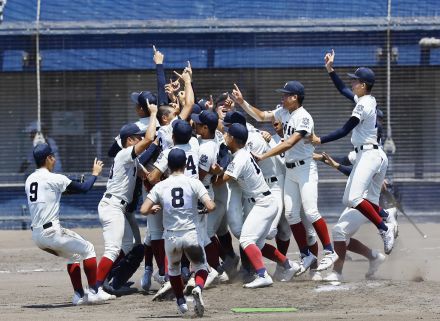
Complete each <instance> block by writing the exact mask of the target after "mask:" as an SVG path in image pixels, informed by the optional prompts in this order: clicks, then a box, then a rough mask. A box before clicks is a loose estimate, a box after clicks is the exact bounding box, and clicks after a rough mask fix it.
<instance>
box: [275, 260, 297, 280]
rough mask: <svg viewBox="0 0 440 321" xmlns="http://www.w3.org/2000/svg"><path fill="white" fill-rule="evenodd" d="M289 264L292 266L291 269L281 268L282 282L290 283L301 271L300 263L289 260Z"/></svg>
mask: <svg viewBox="0 0 440 321" xmlns="http://www.w3.org/2000/svg"><path fill="white" fill-rule="evenodd" d="M289 264H290V268H289V269H286V268H284V267H281V268H282V270H281V274H280V275H279V276H280V278H279V280H280V281H281V282H288V281H290V280H291V279H292V278H293V276H294V275H295V273H297V272H298V271H299V270H300V266H299V264H298V263H296V262H294V261H290V260H289ZM277 266H278V265H277Z"/></svg>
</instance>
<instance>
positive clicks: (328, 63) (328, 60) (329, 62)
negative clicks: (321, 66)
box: [324, 49, 355, 102]
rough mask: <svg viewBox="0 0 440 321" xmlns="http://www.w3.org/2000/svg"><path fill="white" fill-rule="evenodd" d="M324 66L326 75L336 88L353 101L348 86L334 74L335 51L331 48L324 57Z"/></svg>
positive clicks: (352, 95)
mask: <svg viewBox="0 0 440 321" xmlns="http://www.w3.org/2000/svg"><path fill="white" fill-rule="evenodd" d="M324 61H325V68H326V69H327V72H328V75H329V76H330V79H331V80H332V81H333V84H334V85H335V87H336V89H338V91H339V92H340V93H341V95H343V96H344V97H346V98H348V99H350V100H351V101H352V102H354V96H355V95H354V93H353V92H352V91H351V89H350V88H348V87H347V86H346V85H345V84H344V82H343V81H342V79H341V78H339V76H338V75H337V74H336V71H335V70H334V69H333V63H334V61H335V51H334V50H333V49H332V52H331V53H327V54H326V55H325V57H324Z"/></svg>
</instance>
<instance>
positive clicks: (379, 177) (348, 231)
mask: <svg viewBox="0 0 440 321" xmlns="http://www.w3.org/2000/svg"><path fill="white" fill-rule="evenodd" d="M378 151H379V154H380V158H381V164H380V166H379V170H378V172H376V173H374V175H373V177H372V179H371V184H370V186H369V189H368V191H365V192H364V194H363V195H362V196H363V198H366V199H368V200H369V201H370V202H372V203H374V204H379V197H380V192H381V189H382V183H383V181H384V179H385V175H386V171H387V167H388V158H387V155H386V154H385V152H384V151H383V150H382V148H379V149H378ZM357 156H358V155H356V152H354V151H353V152H351V153H350V154H349V155H348V159H349V160H350V162H351V163H352V164H355V163H356V159H357ZM353 169H354V168H353ZM365 222H368V219H367V218H366V217H365V216H364V215H363V214H362V213H361V212H359V211H358V210H356V209H354V208H350V207H347V208H346V209H345V210H344V211H343V212H342V214H341V216H340V217H339V220H338V223H336V225H335V226H334V227H333V229H332V235H333V240H334V241H345V242H346V243H347V244H348V243H349V241H350V238H351V237H352V236H353V235H354V234H355V233H356V232H357V231H358V230H359V228H360V227H361V226H362V224H364V223H365Z"/></svg>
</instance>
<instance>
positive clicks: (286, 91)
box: [275, 88, 291, 94]
mask: <svg viewBox="0 0 440 321" xmlns="http://www.w3.org/2000/svg"><path fill="white" fill-rule="evenodd" d="M275 91H276V92H278V93H283V94H290V93H291V92H290V91H288V90H286V89H284V88H281V89H276V90H275Z"/></svg>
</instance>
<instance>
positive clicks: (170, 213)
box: [141, 148, 215, 317]
mask: <svg viewBox="0 0 440 321" xmlns="http://www.w3.org/2000/svg"><path fill="white" fill-rule="evenodd" d="M186 164H187V157H186V155H185V152H184V151H183V150H182V149H180V148H173V149H172V150H171V151H170V152H169V153H168V161H167V167H168V168H169V169H170V171H171V175H170V176H169V177H168V178H167V179H165V180H164V181H162V182H160V183H158V184H156V185H155V186H154V187H153V189H152V190H151V191H150V193H149V194H148V196H147V199H146V200H145V202H144V204H143V205H142V208H141V212H142V213H143V214H147V213H149V212H151V211H153V213H157V211H158V208H157V207H155V208H153V205H154V204H160V205H161V207H162V213H163V226H164V239H165V252H166V255H167V258H168V274H169V277H170V282H171V286H172V288H173V291H174V294H175V295H176V299H177V305H178V309H179V312H180V313H182V314H184V313H186V312H187V311H188V307H187V305H186V300H185V297H184V295H183V280H182V277H181V272H180V260H181V258H182V254H183V253H185V255H186V256H187V257H188V259H189V260H190V261H191V263H192V264H193V267H194V269H195V271H196V275H195V282H196V286H195V288H194V289H193V290H192V295H193V298H194V310H195V312H196V315H197V316H199V317H201V316H203V312H204V303H203V299H202V289H203V286H204V284H205V281H206V278H207V276H208V266H207V263H206V255H205V252H204V249H203V246H202V243H203V240H202V237H203V234H204V233H206V232H205V231H201V230H200V225H199V218H198V216H199V214H198V210H197V201H198V200H200V201H201V202H202V203H203V204H204V205H205V207H206V208H207V210H208V212H211V211H213V210H214V209H215V204H214V202H213V201H212V200H211V198H210V197H209V194H208V191H207V190H206V188H205V187H204V186H203V184H202V183H201V182H200V181H199V180H197V179H195V178H191V177H188V176H187V175H185V174H184V171H185V170H186Z"/></svg>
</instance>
